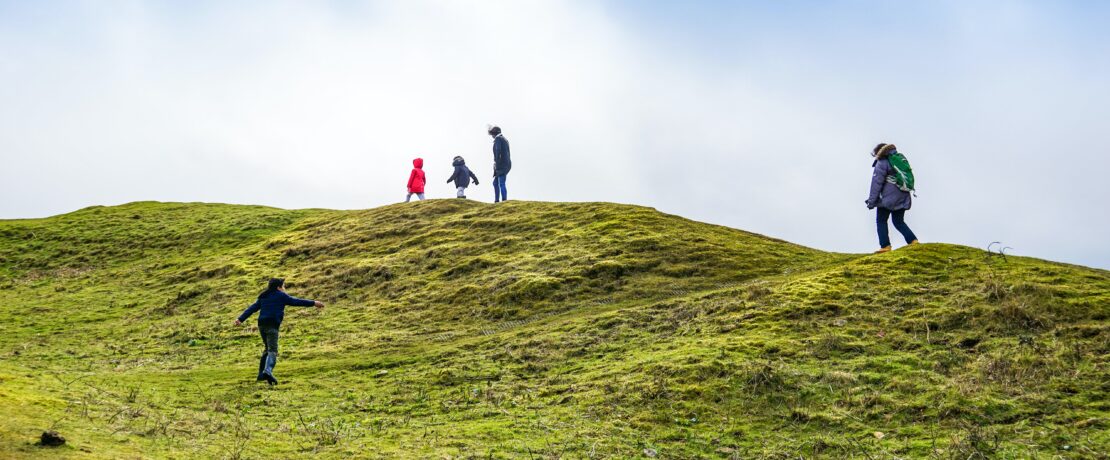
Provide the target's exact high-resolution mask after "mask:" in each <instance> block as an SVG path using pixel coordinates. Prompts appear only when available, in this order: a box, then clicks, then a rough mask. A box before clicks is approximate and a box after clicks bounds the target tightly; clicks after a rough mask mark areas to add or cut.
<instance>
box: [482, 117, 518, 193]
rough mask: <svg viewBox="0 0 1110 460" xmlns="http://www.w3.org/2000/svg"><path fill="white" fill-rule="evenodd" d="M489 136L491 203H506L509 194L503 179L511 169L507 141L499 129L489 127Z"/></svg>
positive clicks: (511, 164)
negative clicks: (491, 181) (491, 144)
mask: <svg viewBox="0 0 1110 460" xmlns="http://www.w3.org/2000/svg"><path fill="white" fill-rule="evenodd" d="M488 132H489V135H490V136H491V137H493V202H494V203H497V202H499V201H508V200H509V192H508V191H506V190H505V177H506V176H508V175H509V170H510V169H512V168H513V162H512V161H511V160H510V159H509V141H508V140H507V139H505V135H503V134H501V128H500V127H498V126H490V128H489V131H488Z"/></svg>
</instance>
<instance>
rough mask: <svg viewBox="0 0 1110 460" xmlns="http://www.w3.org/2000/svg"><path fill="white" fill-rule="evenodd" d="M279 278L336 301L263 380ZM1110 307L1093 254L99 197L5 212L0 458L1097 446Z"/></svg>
mask: <svg viewBox="0 0 1110 460" xmlns="http://www.w3.org/2000/svg"><path fill="white" fill-rule="evenodd" d="M270 276H283V277H286V278H287V279H288V280H289V285H288V290H289V292H290V293H291V294H293V295H295V296H298V297H307V298H315V299H319V300H323V301H325V302H327V303H328V308H326V309H325V310H323V311H320V312H317V311H315V310H313V309H297V308H295V307H291V308H290V309H289V311H288V312H287V314H286V322H285V324H284V325H283V327H282V342H281V346H282V356H281V360H280V362H279V364H278V367H277V369H276V374H277V376H278V378H279V379H281V381H282V383H281V385H279V386H277V387H274V388H269V387H266V386H264V385H261V384H256V383H255V382H254V373H255V370H256V366H257V356H258V354H259V352H260V347H261V340H260V339H259V338H258V336H257V331H256V330H255V328H253V327H250V326H243V327H234V326H232V324H231V323H232V320H233V319H234V318H235V316H236V315H238V314H239V312H241V311H242V309H243V308H245V307H246V305H248V304H249V303H250V302H251V301H252V300H253V298H254V296H256V295H257V293H258V291H260V290H261V289H262V287H263V285H264V282H265V280H266V279H267V278H268V277H270ZM1108 314H1110V273H1108V272H1106V271H1102V270H1096V269H1090V268H1085V267H1078V266H1072V265H1064V264H1057V263H1052V262H1046V261H1042V260H1036V259H1029V258H1020V257H1006V258H1001V257H996V256H991V255H989V254H987V253H985V252H983V251H981V250H977V249H973V248H967V247H961V246H954V245H946V244H925V245H920V246H915V247H911V248H904V249H899V250H896V251H894V252H892V253H888V254H882V255H851V254H833V253H826V252H821V251H817V250H813V249H809V248H805V247H801V246H797V245H794V244H790V243H787V242H784V241H779V240H775V239H771V238H767V237H764V236H760V235H756V234H752V233H747V232H743V231H739V230H734V229H729V228H725V227H719V226H712V225H707V224H702V223H698V222H693V221H689V220H686V219H682V218H678V217H675V216H669V215H665V214H661V213H658V212H656V211H654V210H652V209H649V208H643V207H637V206H626V205H615V204H606V203H580V204H567V203H536V202H508V203H503V204H499V205H496V206H494V205H489V204H483V203H477V202H472V201H463V200H431V201H425V202H419V203H412V204H398V205H392V206H386V207H382V208H377V209H371V210H365V211H331V210H298V211H284V210H278V209H271V208H264V207H255V206H231V205H215V204H181V203H151V202H145V203H133V204H128V205H123V206H117V207H93V208H88V209H83V210H81V211H77V212H74V213H71V214H66V215H61V216H56V217H51V218H47V219H34V220H12V221H0V414H3V417H0V457H4V458H37V457H50V458H69V457H72V458H133V457H156V458H160V457H165V458H194V457H201V458H309V457H314V458H448V457H450V458H637V457H645V458H646V457H648V456H649V455H655V456H657V457H658V458H797V457H807V458H808V457H821V456H827V457H855V458H891V457H902V458H959V459H968V458H1015V457H1016V458H1032V457H1036V458H1056V457H1062V458H1105V453H1106V452H1107V451H1110V435H1108V433H1110V418H1108V417H1110V395H1108V390H1110V372H1108V369H1107V366H1108V364H1110V363H1108V356H1110V355H1108V353H1110V322H1108V319H1107V316H1108ZM251 324H253V319H252V323H251ZM47 429H54V430H57V431H58V432H60V433H61V434H62V435H63V436H65V437H66V438H67V440H68V443H67V444H66V445H65V446H63V447H59V448H48V447H40V446H37V445H35V442H36V441H37V439H38V436H39V434H41V433H42V431H43V430H47Z"/></svg>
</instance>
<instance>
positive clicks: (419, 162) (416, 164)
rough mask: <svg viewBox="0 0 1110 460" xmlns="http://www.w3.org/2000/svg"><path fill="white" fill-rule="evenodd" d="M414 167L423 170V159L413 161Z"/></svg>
mask: <svg viewBox="0 0 1110 460" xmlns="http://www.w3.org/2000/svg"><path fill="white" fill-rule="evenodd" d="M412 166H413V167H415V168H416V169H420V168H423V167H424V159H423V158H417V159H415V160H412Z"/></svg>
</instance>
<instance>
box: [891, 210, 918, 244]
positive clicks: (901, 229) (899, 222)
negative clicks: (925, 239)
mask: <svg viewBox="0 0 1110 460" xmlns="http://www.w3.org/2000/svg"><path fill="white" fill-rule="evenodd" d="M891 216H893V217H894V218H893V219H891V220H893V221H894V228H896V229H898V233H901V234H902V237H903V238H905V239H906V244H909V243H912V242H914V241H917V235H914V234H913V230H910V226H909V225H906V210H905V209H903V210H901V211H894V212H893V213H891Z"/></svg>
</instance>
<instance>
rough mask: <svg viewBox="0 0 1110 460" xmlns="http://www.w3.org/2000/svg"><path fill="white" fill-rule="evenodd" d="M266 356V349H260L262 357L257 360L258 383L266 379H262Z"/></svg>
mask: <svg viewBox="0 0 1110 460" xmlns="http://www.w3.org/2000/svg"><path fill="white" fill-rule="evenodd" d="M264 343H265V342H264ZM267 355H268V354H267V353H266V349H265V348H263V349H262V356H261V357H260V358H258V381H260V382H261V381H263V380H266V377H263V375H262V373H263V372H265V371H266V356H267Z"/></svg>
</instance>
